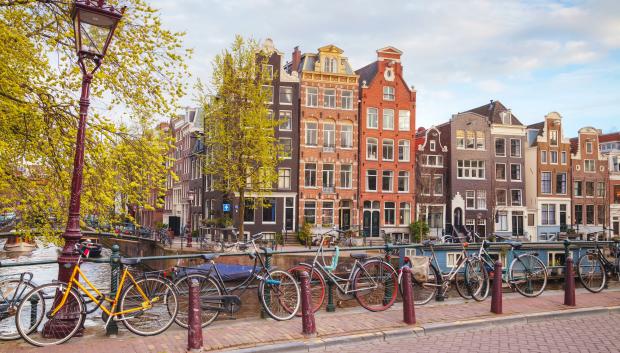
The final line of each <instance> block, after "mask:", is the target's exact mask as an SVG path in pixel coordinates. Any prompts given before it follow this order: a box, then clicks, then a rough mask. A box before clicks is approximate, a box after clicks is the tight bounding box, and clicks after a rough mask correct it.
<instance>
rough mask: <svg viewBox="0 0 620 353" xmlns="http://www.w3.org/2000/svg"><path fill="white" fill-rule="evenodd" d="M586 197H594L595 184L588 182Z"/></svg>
mask: <svg viewBox="0 0 620 353" xmlns="http://www.w3.org/2000/svg"><path fill="white" fill-rule="evenodd" d="M586 196H594V182H593V181H586Z"/></svg>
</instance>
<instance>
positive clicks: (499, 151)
mask: <svg viewBox="0 0 620 353" xmlns="http://www.w3.org/2000/svg"><path fill="white" fill-rule="evenodd" d="M495 155H496V156H497V157H505V156H506V140H504V139H503V138H497V139H495Z"/></svg>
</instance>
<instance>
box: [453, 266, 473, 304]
mask: <svg viewBox="0 0 620 353" xmlns="http://www.w3.org/2000/svg"><path fill="white" fill-rule="evenodd" d="M465 266H466V265H463V266H462V267H461V268H460V269H459V270H458V272H457V273H456V275H455V276H454V287H456V292H457V293H458V294H459V295H460V296H461V298H463V299H472V296H471V291H470V289H469V288H468V287H467V281H466V278H467V276H466V275H465V271H466V268H465Z"/></svg>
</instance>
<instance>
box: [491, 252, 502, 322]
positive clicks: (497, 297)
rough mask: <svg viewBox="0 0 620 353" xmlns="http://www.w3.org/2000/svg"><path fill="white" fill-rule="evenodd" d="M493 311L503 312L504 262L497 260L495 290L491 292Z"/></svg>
mask: <svg viewBox="0 0 620 353" xmlns="http://www.w3.org/2000/svg"><path fill="white" fill-rule="evenodd" d="M491 295H492V297H491V312H492V313H495V314H501V313H502V263H501V261H499V260H498V261H495V268H494V269H493V290H492V292H491Z"/></svg>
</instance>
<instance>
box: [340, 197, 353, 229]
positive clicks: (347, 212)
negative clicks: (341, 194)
mask: <svg viewBox="0 0 620 353" xmlns="http://www.w3.org/2000/svg"><path fill="white" fill-rule="evenodd" d="M349 228H351V202H350V201H349V200H343V201H340V229H342V230H347V229H349Z"/></svg>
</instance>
